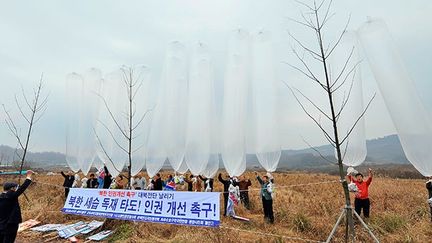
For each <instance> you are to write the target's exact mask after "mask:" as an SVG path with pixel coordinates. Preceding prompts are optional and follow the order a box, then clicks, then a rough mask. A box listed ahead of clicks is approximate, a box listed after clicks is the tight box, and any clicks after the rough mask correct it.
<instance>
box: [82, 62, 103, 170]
mask: <svg viewBox="0 0 432 243" xmlns="http://www.w3.org/2000/svg"><path fill="white" fill-rule="evenodd" d="M83 78H84V83H83V92H82V96H81V99H80V104H81V112H80V114H79V116H80V120H79V129H80V130H79V131H78V133H79V136H80V138H79V143H80V144H79V148H80V152H79V153H80V161H79V163H80V164H81V171H82V172H83V173H84V174H87V173H88V172H89V171H90V168H91V167H92V165H93V161H94V160H95V158H96V139H95V134H94V129H95V125H96V120H97V117H98V109H99V97H98V96H97V94H98V93H99V92H100V89H101V80H102V72H101V71H100V70H99V69H97V68H90V69H88V70H86V71H85V72H84V73H83Z"/></svg>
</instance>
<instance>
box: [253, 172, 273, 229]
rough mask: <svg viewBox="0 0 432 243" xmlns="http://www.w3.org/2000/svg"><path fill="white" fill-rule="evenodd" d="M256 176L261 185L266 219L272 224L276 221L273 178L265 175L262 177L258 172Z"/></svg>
mask: <svg viewBox="0 0 432 243" xmlns="http://www.w3.org/2000/svg"><path fill="white" fill-rule="evenodd" d="M255 176H256V178H257V180H258V182H259V184H260V185H261V191H260V195H261V200H262V204H263V211H264V220H265V221H267V222H268V223H270V224H273V223H274V214H273V197H272V194H273V183H272V181H271V180H272V179H271V178H270V177H269V176H268V175H265V176H263V177H262V178H261V177H260V176H259V175H258V172H255Z"/></svg>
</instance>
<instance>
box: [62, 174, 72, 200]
mask: <svg viewBox="0 0 432 243" xmlns="http://www.w3.org/2000/svg"><path fill="white" fill-rule="evenodd" d="M60 173H61V175H62V176H63V177H64V182H63V187H64V188H65V198H67V197H68V194H69V188H71V187H72V185H73V183H74V180H75V176H74V174H73V172H72V171H69V172H68V173H67V175H66V174H65V173H64V172H63V171H61V172H60Z"/></svg>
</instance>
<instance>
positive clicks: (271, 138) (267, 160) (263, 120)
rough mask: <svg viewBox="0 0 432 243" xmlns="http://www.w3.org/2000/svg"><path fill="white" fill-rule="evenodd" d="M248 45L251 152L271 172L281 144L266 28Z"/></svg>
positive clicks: (273, 73)
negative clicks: (250, 83)
mask: <svg viewBox="0 0 432 243" xmlns="http://www.w3.org/2000/svg"><path fill="white" fill-rule="evenodd" d="M252 47H253V48H252V53H253V58H252V60H253V62H252V63H253V65H252V70H251V71H252V93H253V94H252V100H253V103H252V104H253V107H252V114H253V115H252V123H253V127H254V129H253V135H252V138H253V139H254V141H253V145H252V150H253V151H252V152H253V153H255V154H256V155H257V158H258V161H259V162H260V164H261V165H262V166H263V167H264V169H266V170H267V171H269V172H274V171H275V170H276V168H277V165H278V163H279V159H280V156H281V148H280V143H279V132H278V129H277V120H276V114H277V112H278V111H279V110H278V101H277V86H276V82H277V81H278V80H276V75H275V65H274V63H273V60H274V57H273V43H272V41H271V34H270V32H268V31H265V30H263V31H261V32H259V33H258V34H257V35H256V36H255V38H254V41H253V45H252Z"/></svg>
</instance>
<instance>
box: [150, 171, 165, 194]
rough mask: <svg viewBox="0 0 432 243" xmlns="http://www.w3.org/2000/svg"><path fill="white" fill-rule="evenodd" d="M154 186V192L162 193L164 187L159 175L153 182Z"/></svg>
mask: <svg viewBox="0 0 432 243" xmlns="http://www.w3.org/2000/svg"><path fill="white" fill-rule="evenodd" d="M151 183H152V184H153V190H154V191H162V188H163V185H162V179H161V176H160V174H159V173H157V174H156V175H155V176H154V177H153V180H152V182H151Z"/></svg>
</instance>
